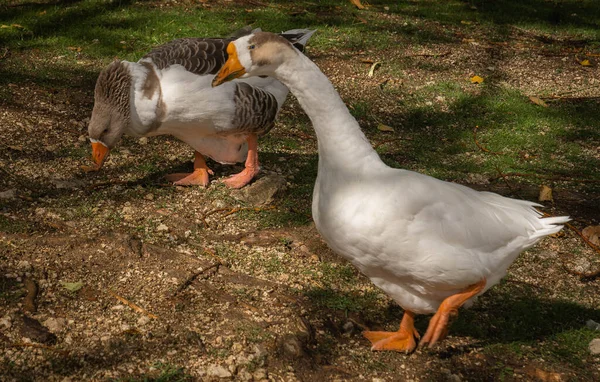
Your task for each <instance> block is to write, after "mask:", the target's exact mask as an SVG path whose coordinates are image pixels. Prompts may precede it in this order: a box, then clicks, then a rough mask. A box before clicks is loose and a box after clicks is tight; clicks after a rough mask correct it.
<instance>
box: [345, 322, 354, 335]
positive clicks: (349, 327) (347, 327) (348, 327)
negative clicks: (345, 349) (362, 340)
mask: <svg viewBox="0 0 600 382" xmlns="http://www.w3.org/2000/svg"><path fill="white" fill-rule="evenodd" d="M342 329H344V332H346V333H350V332H352V330H354V324H353V323H352V321H346V323H344V325H343V326H342Z"/></svg>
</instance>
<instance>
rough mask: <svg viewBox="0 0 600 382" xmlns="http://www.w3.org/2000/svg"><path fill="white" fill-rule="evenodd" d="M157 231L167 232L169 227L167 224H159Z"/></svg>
mask: <svg viewBox="0 0 600 382" xmlns="http://www.w3.org/2000/svg"><path fill="white" fill-rule="evenodd" d="M156 230H157V231H158V232H165V231H168V230H169V227H167V226H166V225H165V224H162V223H161V224H159V225H158V227H156Z"/></svg>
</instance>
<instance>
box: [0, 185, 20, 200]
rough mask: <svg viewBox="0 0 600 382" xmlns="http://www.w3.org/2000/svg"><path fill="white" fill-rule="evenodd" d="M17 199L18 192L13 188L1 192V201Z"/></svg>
mask: <svg viewBox="0 0 600 382" xmlns="http://www.w3.org/2000/svg"><path fill="white" fill-rule="evenodd" d="M16 197H17V190H16V189H14V188H11V189H10V190H6V191H2V192H0V199H7V200H9V199H14V198H16Z"/></svg>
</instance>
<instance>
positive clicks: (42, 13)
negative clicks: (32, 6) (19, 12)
mask: <svg viewBox="0 0 600 382" xmlns="http://www.w3.org/2000/svg"><path fill="white" fill-rule="evenodd" d="M45 14H46V11H42V12H40V13H38V15H40V16H43V15H45Z"/></svg>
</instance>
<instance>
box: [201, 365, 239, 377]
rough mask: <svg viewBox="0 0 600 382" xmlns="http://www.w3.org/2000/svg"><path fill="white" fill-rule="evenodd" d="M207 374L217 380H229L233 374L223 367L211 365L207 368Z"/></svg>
mask: <svg viewBox="0 0 600 382" xmlns="http://www.w3.org/2000/svg"><path fill="white" fill-rule="evenodd" d="M207 374H208V375H209V376H212V377H217V378H231V377H232V376H233V374H231V372H230V371H229V370H227V369H226V368H224V367H223V366H219V365H213V366H211V367H209V368H208V370H207Z"/></svg>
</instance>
